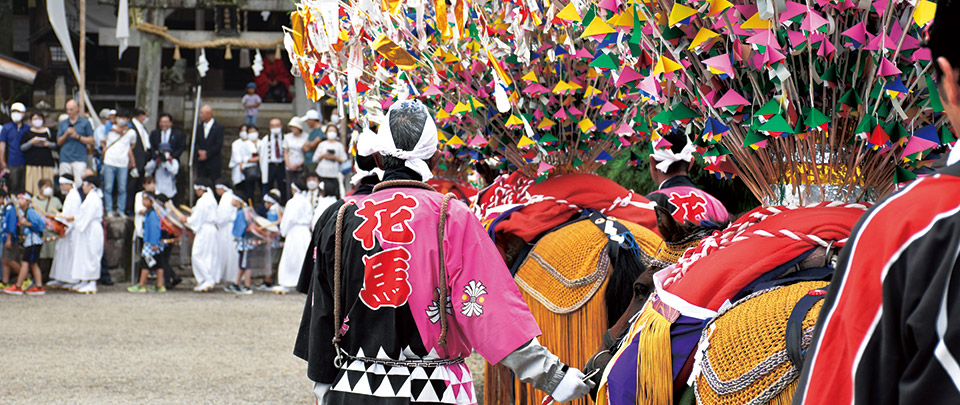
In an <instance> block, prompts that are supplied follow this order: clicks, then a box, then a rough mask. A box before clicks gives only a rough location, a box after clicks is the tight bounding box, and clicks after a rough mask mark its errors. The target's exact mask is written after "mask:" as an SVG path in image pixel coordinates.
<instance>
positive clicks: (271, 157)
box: [257, 118, 290, 203]
mask: <svg viewBox="0 0 960 405" xmlns="http://www.w3.org/2000/svg"><path fill="white" fill-rule="evenodd" d="M257 146H258V147H259V152H260V181H261V186H260V190H261V192H262V194H266V193H267V190H270V189H271V188H277V189H280V190H286V189H287V187H284V164H283V121H280V119H279V118H271V119H270V132H269V133H267V134H265V135H264V136H263V139H261V140H260V142H259V144H258V145H257ZM288 195H290V194H289V193H288V192H286V191H284V192H283V194H282V195H281V199H282V201H281V203H285V202H286V201H287V196H288Z"/></svg>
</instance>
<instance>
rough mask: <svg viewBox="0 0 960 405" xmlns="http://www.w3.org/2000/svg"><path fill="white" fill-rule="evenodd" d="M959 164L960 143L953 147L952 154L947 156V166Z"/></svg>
mask: <svg viewBox="0 0 960 405" xmlns="http://www.w3.org/2000/svg"><path fill="white" fill-rule="evenodd" d="M957 162H960V143H957V144H956V145H953V148H952V149H950V154H949V155H947V166H950V165H952V164H954V163H957Z"/></svg>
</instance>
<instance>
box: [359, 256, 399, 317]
mask: <svg viewBox="0 0 960 405" xmlns="http://www.w3.org/2000/svg"><path fill="white" fill-rule="evenodd" d="M409 260H410V252H408V251H407V249H404V248H402V247H396V248H393V249H387V250H384V251H382V252H379V253H377V254H375V255H373V256H364V257H363V288H362V289H360V300H361V301H363V303H364V304H366V305H367V307H370V309H374V310H375V309H379V308H380V307H383V306H386V307H393V308H396V307H399V306H401V305H403V304H406V303H407V298H408V297H410V282H409V281H407V277H408V275H409V274H408V273H407V269H409V268H410V263H409V262H408V261H409Z"/></svg>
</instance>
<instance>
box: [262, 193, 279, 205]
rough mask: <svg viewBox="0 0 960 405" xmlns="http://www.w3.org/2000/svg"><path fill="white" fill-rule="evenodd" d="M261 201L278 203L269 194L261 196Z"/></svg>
mask: <svg viewBox="0 0 960 405" xmlns="http://www.w3.org/2000/svg"><path fill="white" fill-rule="evenodd" d="M263 201H264V202H268V203H271V204H279V203H278V202H277V200H275V199H274V198H273V197H271V196H270V194H267V195H265V196H263Z"/></svg>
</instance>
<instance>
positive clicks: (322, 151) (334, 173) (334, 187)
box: [313, 125, 347, 198]
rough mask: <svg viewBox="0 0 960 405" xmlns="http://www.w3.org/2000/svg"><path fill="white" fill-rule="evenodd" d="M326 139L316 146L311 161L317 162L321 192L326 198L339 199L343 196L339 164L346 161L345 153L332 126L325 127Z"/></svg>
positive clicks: (335, 128) (335, 129) (334, 127)
mask: <svg viewBox="0 0 960 405" xmlns="http://www.w3.org/2000/svg"><path fill="white" fill-rule="evenodd" d="M326 134H327V139H326V140H325V141H323V142H320V144H319V145H317V150H316V152H315V153H314V154H313V161H314V162H317V175H318V176H320V181H322V182H323V190H324V192H325V193H326V194H327V195H328V196H332V197H335V198H340V196H341V195H343V191H342V187H343V182H342V181H341V180H342V179H343V174H341V173H340V163H343V161H345V160H347V151H346V149H344V147H343V143H341V142H340V141H339V140H338V139H339V132H338V131H337V127H336V126H334V125H329V126H327V132H326Z"/></svg>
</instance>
